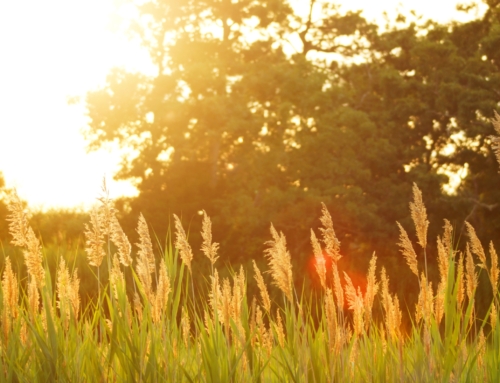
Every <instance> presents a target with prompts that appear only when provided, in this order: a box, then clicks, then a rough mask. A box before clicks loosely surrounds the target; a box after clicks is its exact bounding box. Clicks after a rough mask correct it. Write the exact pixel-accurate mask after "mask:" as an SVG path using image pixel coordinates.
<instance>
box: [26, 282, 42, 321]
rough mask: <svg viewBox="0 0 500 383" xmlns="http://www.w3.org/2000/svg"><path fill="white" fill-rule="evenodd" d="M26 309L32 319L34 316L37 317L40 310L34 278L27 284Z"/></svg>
mask: <svg viewBox="0 0 500 383" xmlns="http://www.w3.org/2000/svg"><path fill="white" fill-rule="evenodd" d="M28 307H29V313H30V316H31V318H32V319H34V318H35V317H36V315H38V312H39V308H40V295H39V294H38V288H37V285H36V280H35V279H34V278H32V279H31V280H30V282H29V284H28Z"/></svg>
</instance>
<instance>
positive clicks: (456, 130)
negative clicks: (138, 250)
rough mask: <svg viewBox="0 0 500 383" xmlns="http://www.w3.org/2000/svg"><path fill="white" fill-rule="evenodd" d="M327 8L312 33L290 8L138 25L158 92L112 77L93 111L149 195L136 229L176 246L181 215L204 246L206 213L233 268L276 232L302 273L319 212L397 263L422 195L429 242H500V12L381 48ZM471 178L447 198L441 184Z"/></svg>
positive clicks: (174, 12)
mask: <svg viewBox="0 0 500 383" xmlns="http://www.w3.org/2000/svg"><path fill="white" fill-rule="evenodd" d="M332 4H333V2H332V3H331V4H329V3H328V2H327V5H320V4H319V3H316V2H315V1H313V0H311V2H310V12H309V13H308V14H305V15H297V14H294V12H293V10H292V8H291V7H290V5H289V4H288V3H287V1H285V0H242V1H229V0H204V1H193V0H175V1H173V0H157V1H150V2H146V3H145V4H144V5H141V6H140V7H139V9H140V14H141V17H140V19H138V20H137V22H136V24H134V25H133V26H132V27H131V31H132V32H133V33H134V34H135V36H136V37H138V38H140V39H141V41H142V43H143V45H144V46H145V47H146V48H147V49H148V51H149V53H150V56H151V60H152V62H154V64H155V65H156V67H157V74H156V75H155V76H146V75H144V74H138V73H129V72H125V71H123V70H118V69H117V70H114V71H113V72H111V73H110V74H109V76H108V79H107V83H106V85H105V86H104V87H103V88H101V89H98V90H96V91H94V92H90V93H89V94H88V96H87V108H88V115H89V117H90V125H89V129H88V132H87V138H88V140H89V144H90V147H91V148H98V147H100V146H101V145H103V144H104V143H105V142H110V141H117V142H118V143H119V144H120V145H121V146H123V147H126V148H129V149H130V151H129V153H131V154H130V155H128V156H126V157H125V158H124V160H123V163H122V167H121V170H120V172H119V173H118V174H117V175H116V176H117V177H118V178H121V179H132V180H135V182H136V184H137V186H138V189H139V192H140V195H139V196H138V197H137V198H135V199H132V200H130V201H124V209H125V211H128V212H129V213H130V217H136V216H137V214H138V213H139V212H141V211H142V212H143V213H144V214H145V216H146V217H147V219H148V220H149V222H150V223H151V225H152V227H153V228H154V229H155V230H156V231H157V233H159V234H161V235H163V234H164V233H165V232H166V230H167V228H168V225H169V216H170V214H171V213H176V214H178V215H182V216H183V219H184V220H185V222H186V223H191V222H192V231H191V233H192V234H191V236H192V239H194V242H196V236H197V233H198V232H199V230H198V226H197V225H198V221H199V219H194V220H193V218H196V217H197V216H198V213H199V212H201V210H202V209H205V210H206V211H207V212H208V213H209V215H210V216H211V217H212V219H213V222H214V230H215V233H214V237H215V238H216V240H217V241H219V242H221V243H222V246H221V251H222V252H223V253H224V255H225V256H226V259H227V260H229V259H230V260H231V261H232V262H234V261H238V260H239V261H244V260H245V259H247V257H248V256H252V257H257V256H258V254H259V253H261V251H262V249H263V245H262V243H263V242H264V241H265V240H266V238H267V234H266V233H267V231H268V225H269V221H272V222H273V223H274V224H275V225H276V227H279V228H280V229H281V230H283V231H284V232H285V234H286V235H287V237H288V238H289V244H290V247H291V249H292V251H293V252H294V253H295V254H296V256H301V257H305V256H307V254H308V253H310V250H309V240H308V230H309V229H308V228H309V227H311V226H316V225H317V222H316V221H317V217H318V214H319V209H320V202H321V201H323V202H325V203H326V205H327V206H328V208H329V209H330V211H331V212H332V216H333V217H334V224H335V227H336V230H337V231H338V235H339V237H340V239H341V240H342V243H343V251H344V252H350V253H352V254H359V253H364V254H366V255H368V254H370V251H371V250H374V249H377V250H378V251H379V253H382V255H384V254H387V255H388V254H393V253H395V252H396V251H397V248H396V246H394V243H395V239H396V238H397V227H396V225H395V221H396V220H399V221H401V222H402V223H403V224H408V225H409V218H408V217H409V213H408V200H409V197H410V194H411V185H412V183H413V182H417V183H418V185H419V187H420V188H421V189H422V190H423V193H424V199H425V201H426V203H427V205H428V209H429V212H430V215H431V221H432V223H433V224H434V226H431V231H433V232H434V233H436V232H437V231H438V230H439V229H440V226H441V225H442V223H441V222H442V220H441V219H442V218H443V217H449V218H450V219H453V220H456V222H457V223H458V222H461V221H460V220H463V219H464V218H466V217H467V219H469V220H473V221H476V222H475V223H476V224H478V225H479V227H478V230H479V231H480V233H486V232H487V231H490V232H491V231H492V230H498V228H500V221H499V220H498V219H492V218H491V217H489V214H490V213H491V212H492V211H494V210H495V209H496V204H497V203H498V201H499V200H500V195H498V193H499V190H500V188H499V187H498V186H499V182H500V179H499V178H498V177H496V176H495V174H496V172H497V171H496V165H495V159H494V156H493V155H492V153H491V150H490V148H489V141H488V136H489V135H490V134H491V133H492V132H493V129H492V128H491V126H490V124H489V121H488V118H489V117H490V116H491V115H492V113H493V110H494V109H495V108H497V101H498V100H499V99H500V94H499V92H500V91H499V89H500V87H499V81H500V71H499V69H500V68H499V67H498V63H499V59H500V57H499V54H500V53H499V52H498V50H497V49H496V47H498V46H500V45H499V42H500V41H499V40H500V22H499V6H498V5H497V4H496V3H495V4H493V3H492V4H489V6H490V8H489V11H488V12H487V13H486V15H485V16H484V17H483V18H482V19H480V20H474V21H472V22H469V23H465V24H450V25H439V24H437V23H433V22H428V23H426V24H424V25H417V24H416V23H410V24H406V25H405V26H404V27H400V28H395V27H394V28H392V29H390V30H388V31H386V32H383V33H382V32H380V31H378V30H377V29H376V27H375V26H373V25H371V24H369V23H368V22H366V20H365V19H364V18H363V17H362V15H361V14H360V13H359V12H348V13H342V12H340V11H339V8H338V6H336V5H332ZM321 6H322V7H323V9H322V10H319V7H321ZM317 15H320V16H317ZM290 47H291V48H290ZM459 170H462V175H463V178H464V179H463V181H462V183H461V184H460V186H459V188H458V189H457V190H456V191H455V194H454V195H450V194H447V193H446V192H445V190H444V188H443V187H444V185H445V184H447V182H448V176H447V175H446V174H447V172H448V173H449V172H457V171H459ZM485 217H487V218H488V222H489V226H488V227H486V226H485V225H483V226H481V224H480V223H481V221H482V220H483V219H484V218H485ZM131 227H132V224H131ZM490 234H491V233H490ZM388 244H389V245H390V247H389V246H387V245H388Z"/></svg>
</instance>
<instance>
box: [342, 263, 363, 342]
mask: <svg viewBox="0 0 500 383" xmlns="http://www.w3.org/2000/svg"><path fill="white" fill-rule="evenodd" d="M344 279H345V281H346V285H345V295H346V299H347V305H348V307H349V310H352V311H353V327H354V334H356V335H361V333H362V332H363V328H364V319H363V318H364V302H363V295H362V294H361V290H360V289H359V287H358V290H356V288H355V287H354V285H353V283H352V280H351V278H350V277H349V275H347V273H346V272H345V271H344Z"/></svg>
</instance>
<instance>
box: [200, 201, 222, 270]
mask: <svg viewBox="0 0 500 383" xmlns="http://www.w3.org/2000/svg"><path fill="white" fill-rule="evenodd" d="M201 236H202V238H203V243H202V245H201V251H203V254H205V255H206V256H207V258H208V259H209V260H210V263H211V264H212V266H213V265H214V264H215V262H216V261H217V259H218V258H219V257H217V251H218V250H219V244H218V243H216V242H212V221H210V218H209V217H208V216H207V213H206V212H205V210H203V222H202V231H201Z"/></svg>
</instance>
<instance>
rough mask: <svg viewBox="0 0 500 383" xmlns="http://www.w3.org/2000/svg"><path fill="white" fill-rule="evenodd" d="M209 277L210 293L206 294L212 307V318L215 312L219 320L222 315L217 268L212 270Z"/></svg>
mask: <svg viewBox="0 0 500 383" xmlns="http://www.w3.org/2000/svg"><path fill="white" fill-rule="evenodd" d="M210 279H211V280H212V288H211V289H210V293H209V295H208V302H209V304H210V307H211V308H212V315H213V318H214V319H215V314H216V313H217V316H218V318H219V320H220V318H221V316H222V290H221V287H220V282H219V273H218V272H217V269H215V270H214V273H213V275H211V276H210Z"/></svg>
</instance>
